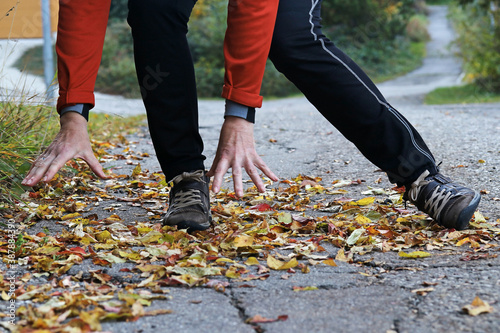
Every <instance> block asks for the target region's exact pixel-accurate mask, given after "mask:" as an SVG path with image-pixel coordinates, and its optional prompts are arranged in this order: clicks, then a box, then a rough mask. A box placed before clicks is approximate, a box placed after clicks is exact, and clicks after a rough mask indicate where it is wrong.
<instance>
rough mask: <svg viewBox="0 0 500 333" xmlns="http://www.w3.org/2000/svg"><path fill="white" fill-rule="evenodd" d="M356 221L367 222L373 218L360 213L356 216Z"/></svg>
mask: <svg viewBox="0 0 500 333" xmlns="http://www.w3.org/2000/svg"><path fill="white" fill-rule="evenodd" d="M356 222H358V223H359V224H366V223H371V222H372V220H370V219H369V218H368V217H366V216H364V215H358V216H356Z"/></svg>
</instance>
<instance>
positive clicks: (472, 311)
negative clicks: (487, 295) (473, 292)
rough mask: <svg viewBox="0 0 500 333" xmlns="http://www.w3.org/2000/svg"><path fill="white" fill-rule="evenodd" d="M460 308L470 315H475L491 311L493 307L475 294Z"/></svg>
mask: <svg viewBox="0 0 500 333" xmlns="http://www.w3.org/2000/svg"><path fill="white" fill-rule="evenodd" d="M462 310H463V311H464V312H465V313H467V314H468V315H470V316H477V315H479V314H481V313H490V312H493V307H492V306H491V305H489V304H488V303H487V302H485V301H483V300H482V299H480V298H479V297H477V296H476V298H474V300H473V301H472V303H471V304H469V305H466V306H464V307H463V308H462Z"/></svg>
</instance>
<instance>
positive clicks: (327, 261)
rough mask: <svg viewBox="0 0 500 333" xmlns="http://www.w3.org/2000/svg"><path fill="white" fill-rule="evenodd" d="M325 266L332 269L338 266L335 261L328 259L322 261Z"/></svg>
mask: <svg viewBox="0 0 500 333" xmlns="http://www.w3.org/2000/svg"><path fill="white" fill-rule="evenodd" d="M322 263H323V264H325V265H328V266H332V267H336V266H337V264H336V263H335V261H334V260H333V259H331V258H330V259H327V260H323V261H322Z"/></svg>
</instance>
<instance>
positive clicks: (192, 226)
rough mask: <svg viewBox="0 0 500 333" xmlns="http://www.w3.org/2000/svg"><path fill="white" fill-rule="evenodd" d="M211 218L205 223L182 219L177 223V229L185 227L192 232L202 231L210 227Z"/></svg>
mask: <svg viewBox="0 0 500 333" xmlns="http://www.w3.org/2000/svg"><path fill="white" fill-rule="evenodd" d="M211 221H212V219H210V220H209V221H208V222H207V223H197V222H190V221H182V222H181V223H178V224H177V229H179V230H181V229H187V231H188V232H193V231H203V230H207V229H208V228H210V225H211Z"/></svg>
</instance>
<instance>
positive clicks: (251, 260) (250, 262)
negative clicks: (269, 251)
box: [244, 257, 259, 266]
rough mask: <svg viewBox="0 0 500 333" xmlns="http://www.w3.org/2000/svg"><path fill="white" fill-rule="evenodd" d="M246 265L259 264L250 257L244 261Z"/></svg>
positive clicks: (255, 259)
mask: <svg viewBox="0 0 500 333" xmlns="http://www.w3.org/2000/svg"><path fill="white" fill-rule="evenodd" d="M244 264H245V265H247V266H253V265H259V261H258V260H257V258H255V257H250V258H248V259H247V261H245V263H244Z"/></svg>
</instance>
